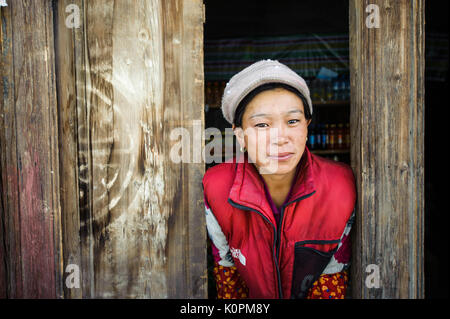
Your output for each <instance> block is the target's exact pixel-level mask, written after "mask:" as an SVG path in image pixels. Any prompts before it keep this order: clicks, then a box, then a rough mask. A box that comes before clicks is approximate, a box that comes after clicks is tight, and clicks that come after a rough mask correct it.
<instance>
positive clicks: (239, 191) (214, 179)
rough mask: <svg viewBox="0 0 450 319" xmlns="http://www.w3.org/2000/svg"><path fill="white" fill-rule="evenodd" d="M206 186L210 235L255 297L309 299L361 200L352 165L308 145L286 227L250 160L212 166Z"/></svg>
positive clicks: (283, 215)
mask: <svg viewBox="0 0 450 319" xmlns="http://www.w3.org/2000/svg"><path fill="white" fill-rule="evenodd" d="M203 187H204V192H205V200H206V201H207V205H208V206H207V207H209V208H210V209H207V212H206V213H207V216H206V220H207V226H208V233H209V235H210V237H211V239H212V241H213V243H214V245H215V246H216V247H217V248H218V249H219V251H221V257H222V260H223V263H222V265H223V266H231V265H236V267H237V270H238V272H239V274H240V276H241V277H242V278H243V279H244V281H245V283H246V284H247V286H248V288H249V296H250V298H304V297H305V296H306V294H307V292H308V290H309V288H310V287H311V285H312V284H313V283H314V282H315V281H316V280H317V278H319V276H320V275H321V274H322V273H323V271H324V269H325V268H326V267H327V265H329V263H330V260H331V259H332V257H333V254H334V252H336V250H337V248H338V245H339V243H340V241H341V239H342V236H343V233H344V230H345V228H346V224H347V222H348V220H349V219H350V217H351V215H352V212H353V209H354V205H355V200H356V192H355V183H354V177H353V173H352V171H351V169H350V168H349V167H348V166H347V165H345V164H342V163H337V162H334V161H331V160H327V159H324V158H321V157H318V156H315V155H313V154H311V153H310V152H309V151H308V149H307V148H306V149H305V153H304V155H303V157H302V160H301V162H300V172H299V174H298V178H297V180H296V181H295V184H294V187H293V191H292V194H291V197H290V200H289V202H288V203H287V204H286V205H285V206H284V207H282V209H281V217H280V223H279V225H276V222H275V218H274V216H273V213H272V210H271V208H270V205H269V203H268V201H267V199H266V197H265V193H264V185H263V182H262V180H261V177H260V175H259V173H258V172H257V170H256V168H255V167H254V166H253V164H249V163H248V161H247V160H245V161H244V162H243V163H224V164H219V165H217V166H214V167H212V168H210V169H209V170H208V171H207V172H206V174H205V176H204V178H203ZM225 255H226V256H225Z"/></svg>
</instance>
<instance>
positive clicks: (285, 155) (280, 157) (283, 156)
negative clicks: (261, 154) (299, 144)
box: [268, 153, 294, 161]
mask: <svg viewBox="0 0 450 319" xmlns="http://www.w3.org/2000/svg"><path fill="white" fill-rule="evenodd" d="M292 156H294V153H278V154H275V155H268V158H270V159H272V160H275V161H287V160H288V159H290V158H291V157H292Z"/></svg>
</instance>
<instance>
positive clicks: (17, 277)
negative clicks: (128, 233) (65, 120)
mask: <svg viewBox="0 0 450 319" xmlns="http://www.w3.org/2000/svg"><path fill="white" fill-rule="evenodd" d="M1 21H2V27H1V28H2V29H1V59H2V63H1V67H2V72H1V74H2V87H3V95H2V98H1V99H0V101H1V115H2V126H1V135H0V145H1V149H2V151H1V154H2V155H1V156H2V157H1V172H2V221H3V225H2V226H3V229H4V231H5V233H4V236H3V240H4V243H2V244H4V247H5V259H4V261H5V263H4V265H5V268H6V272H5V273H6V277H7V278H6V281H7V296H8V297H10V298H55V297H60V296H62V282H61V273H62V263H61V261H62V258H61V237H60V236H61V233H60V201H59V167H58V156H59V154H58V122H57V107H56V105H57V101H56V88H55V69H54V47H53V9H52V5H51V2H50V1H46V0H38V1H14V2H10V3H9V4H8V7H4V8H2V9H1Z"/></svg>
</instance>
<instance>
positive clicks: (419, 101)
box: [350, 0, 425, 298]
mask: <svg viewBox="0 0 450 319" xmlns="http://www.w3.org/2000/svg"><path fill="white" fill-rule="evenodd" d="M369 4H372V5H377V6H378V7H379V10H380V27H379V28H368V27H367V25H366V17H367V16H368V15H369V14H370V13H366V8H367V6H368V5H369ZM350 45H351V46H350V52H351V58H350V61H351V64H350V66H351V69H350V72H351V91H352V96H351V140H352V141H353V143H352V149H351V159H352V167H353V169H354V172H355V175H356V180H357V187H358V200H357V219H356V225H355V229H354V234H353V239H354V241H353V242H354V244H353V266H352V283H353V284H352V285H353V286H352V291H353V296H354V297H355V298H422V297H423V296H424V292H423V290H424V285H423V209H424V206H423V205H424V204H423V195H424V188H423V181H424V180H423V174H424V170H423V165H424V159H423V158H424V157H423V156H424V152H423V151H424V146H423V138H424V112H423V111H424V58H425V56H424V1H423V0H414V1H406V0H402V1H393V0H391V1H381V0H374V1H372V0H370V1H368V0H366V1H356V0H351V1H350ZM371 264H373V265H376V266H377V267H379V272H380V287H379V288H370V285H369V287H368V286H367V285H366V277H367V276H369V275H370V274H369V273H366V269H367V267H368V266H369V265H371Z"/></svg>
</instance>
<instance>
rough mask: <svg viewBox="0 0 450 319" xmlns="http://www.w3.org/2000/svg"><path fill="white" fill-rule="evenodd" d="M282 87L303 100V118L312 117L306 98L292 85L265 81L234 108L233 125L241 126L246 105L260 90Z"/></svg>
mask: <svg viewBox="0 0 450 319" xmlns="http://www.w3.org/2000/svg"><path fill="white" fill-rule="evenodd" d="M279 88H283V89H285V90H288V91H290V92H292V93H294V94H296V95H297V96H298V97H299V98H300V99H301V100H302V102H303V108H304V111H305V118H306V119H307V120H310V119H311V118H312V116H311V112H310V111H309V105H308V101H306V98H305V97H304V96H303V94H301V93H300V92H299V91H298V90H297V89H295V88H293V87H292V86H290V85H288V84H284V83H266V84H263V85H261V86H258V87H257V88H255V89H253V90H252V91H250V93H248V94H247V95H246V96H245V97H244V98H243V99H242V101H241V102H240V103H239V105H238V107H237V108H236V112H235V113H234V125H235V126H236V127H241V126H242V117H243V116H244V112H245V109H246V108H247V105H248V104H249V103H250V102H251V100H253V98H254V97H255V96H256V95H258V94H259V93H261V92H264V91H269V90H274V89H279Z"/></svg>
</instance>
